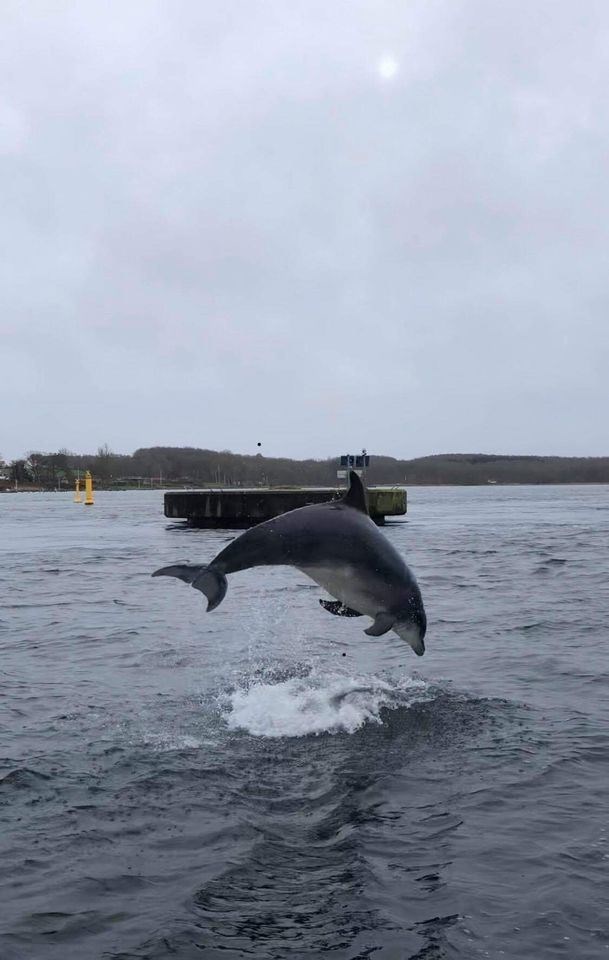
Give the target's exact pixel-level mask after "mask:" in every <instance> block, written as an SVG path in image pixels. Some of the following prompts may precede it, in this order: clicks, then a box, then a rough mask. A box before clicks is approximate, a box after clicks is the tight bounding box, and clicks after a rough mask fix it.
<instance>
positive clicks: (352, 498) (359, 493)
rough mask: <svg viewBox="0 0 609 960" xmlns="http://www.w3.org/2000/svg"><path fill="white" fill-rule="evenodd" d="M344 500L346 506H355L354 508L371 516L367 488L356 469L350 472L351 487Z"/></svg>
mask: <svg viewBox="0 0 609 960" xmlns="http://www.w3.org/2000/svg"><path fill="white" fill-rule="evenodd" d="M342 502H343V503H344V505H345V506H346V507H353V509H354V510H359V511H360V513H365V514H367V515H368V516H370V511H369V510H368V497H367V496H366V488H365V487H364V484H363V483H362V481H361V480H360V478H359V476H358V475H357V473H356V472H355V470H351V471H350V473H349V489H348V490H347V492H346V494H345V495H344V497H343V499H342Z"/></svg>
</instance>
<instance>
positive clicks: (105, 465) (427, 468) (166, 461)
mask: <svg viewBox="0 0 609 960" xmlns="http://www.w3.org/2000/svg"><path fill="white" fill-rule="evenodd" d="M338 467H339V461H338V458H330V459H327V460H290V459H288V458H277V457H264V456H262V455H261V454H257V455H255V456H252V455H245V454H238V453H231V452H230V451H228V450H221V451H217V450H205V449H199V448H197V447H144V448H140V449H139V450H136V451H135V452H134V453H133V454H131V455H127V454H116V453H113V452H112V451H111V450H110V449H109V448H108V447H107V446H104V447H100V448H99V449H98V450H97V453H95V454H74V453H70V452H69V451H68V450H60V451H58V452H57V453H40V452H37V451H31V452H30V453H29V454H28V455H27V456H26V457H24V458H23V459H20V460H15V461H13V463H11V464H5V465H4V466H0V475H1V476H2V477H4V478H5V479H4V480H3V481H2V485H3V486H4V487H7V486H12V485H14V484H16V485H17V486H21V487H30V488H32V487H38V488H42V489H57V488H61V487H62V486H64V485H68V484H70V485H71V484H73V482H74V480H75V478H76V476H78V475H79V474H80V475H81V476H82V474H83V472H84V471H85V470H90V471H91V473H92V474H93V476H94V478H95V481H96V484H97V485H98V486H99V485H102V486H109V487H112V486H115V487H116V486H119V487H120V486H142V485H149V486H249V485H252V486H255V485H266V484H286V485H290V486H296V485H299V484H302V485H305V486H311V485H315V484H319V485H320V486H333V485H334V484H335V483H336V471H337V468H338ZM367 479H368V482H369V483H371V484H375V483H378V484H407V485H416V484H439V485H442V484H487V483H499V484H501V483H609V457H534V456H528V457H519V456H502V455H489V454H439V455H436V456H430V457H419V458H417V459H414V460H398V459H396V458H394V457H385V456H374V455H373V456H372V457H371V464H370V468H369V470H368V475H367Z"/></svg>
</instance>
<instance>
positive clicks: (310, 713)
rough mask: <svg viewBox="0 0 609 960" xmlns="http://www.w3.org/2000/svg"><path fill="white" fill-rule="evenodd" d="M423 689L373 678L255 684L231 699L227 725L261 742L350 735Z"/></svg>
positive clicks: (406, 682) (412, 681) (409, 683)
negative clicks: (269, 739) (384, 708)
mask: <svg viewBox="0 0 609 960" xmlns="http://www.w3.org/2000/svg"><path fill="white" fill-rule="evenodd" d="M426 689H427V684H426V683H425V682H424V681H423V680H415V679H413V678H411V677H407V678H404V679H403V680H400V681H399V682H397V683H388V682H387V681H385V680H381V679H379V678H377V677H346V676H342V675H338V674H335V675H325V676H324V677H318V676H316V675H311V676H309V677H306V678H304V679H303V678H300V677H292V678H291V679H289V680H284V681H282V682H281V683H255V684H252V685H250V686H249V687H247V688H246V689H237V690H235V691H234V692H233V693H232V694H231V695H230V697H229V712H228V715H227V717H226V720H227V724H228V726H229V727H230V729H232V730H247V731H248V733H251V734H253V735H254V736H260V737H303V736H306V735H307V734H313V733H314V734H320V733H338V732H339V731H344V732H346V733H354V732H355V731H356V730H358V729H359V728H360V727H361V726H363V724H365V723H367V722H372V723H381V722H382V720H381V716H380V711H381V709H382V708H383V707H394V708H395V707H400V706H401V707H403V706H409V705H410V704H411V703H413V702H414V701H416V700H420V699H421V695H422V694H424V692H425V690H426Z"/></svg>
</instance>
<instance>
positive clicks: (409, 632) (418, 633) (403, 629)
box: [395, 623, 425, 657]
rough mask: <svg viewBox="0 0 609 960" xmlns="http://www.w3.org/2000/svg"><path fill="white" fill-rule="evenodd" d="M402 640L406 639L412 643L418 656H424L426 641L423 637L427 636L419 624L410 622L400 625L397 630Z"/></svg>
mask: <svg viewBox="0 0 609 960" xmlns="http://www.w3.org/2000/svg"><path fill="white" fill-rule="evenodd" d="M395 632H396V633H397V634H398V636H399V637H401V638H402V640H405V641H406V643H408V644H410V646H411V647H412V649H413V650H414V652H415V653H416V655H417V657H422V656H423V654H424V653H425V643H424V641H423V637H424V636H425V631H424V630H421V629H420V628H419V627H418V626H417V624H415V623H408V624H404V625H401V624H400V625H398V628H397V630H396V631H395Z"/></svg>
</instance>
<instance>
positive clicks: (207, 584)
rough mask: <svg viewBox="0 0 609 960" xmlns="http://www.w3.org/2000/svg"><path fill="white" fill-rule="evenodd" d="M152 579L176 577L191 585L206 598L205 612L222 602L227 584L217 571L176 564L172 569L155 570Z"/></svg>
mask: <svg viewBox="0 0 609 960" xmlns="http://www.w3.org/2000/svg"><path fill="white" fill-rule="evenodd" d="M152 576H153V577H177V578H178V580H183V581H184V583H191V584H192V586H193V587H194V588H195V590H200V591H201V593H204V594H205V596H206V597H207V611H208V612H209V611H210V610H215V609H216V607H217V606H219V605H220V604H221V603H222V601H223V600H224V596H225V594H226V588H227V587H228V583H227V580H226V577H225V576H224V574H223V573H220V571H219V570H215V569H214V568H213V567H211V566H206V565H205V564H200V563H198V564H189V563H182V564H176V565H175V566H172V567H161V569H160V570H155V571H154V573H153V574H152Z"/></svg>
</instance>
